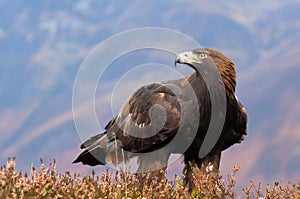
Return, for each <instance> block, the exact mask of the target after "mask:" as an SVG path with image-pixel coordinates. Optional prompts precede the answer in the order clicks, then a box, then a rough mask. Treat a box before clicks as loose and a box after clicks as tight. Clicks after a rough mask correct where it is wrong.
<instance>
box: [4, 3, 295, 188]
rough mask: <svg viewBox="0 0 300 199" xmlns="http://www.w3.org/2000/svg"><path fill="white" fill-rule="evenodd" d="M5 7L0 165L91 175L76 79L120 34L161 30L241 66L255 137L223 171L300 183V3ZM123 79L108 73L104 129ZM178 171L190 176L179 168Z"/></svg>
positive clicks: (100, 100) (243, 179) (226, 156)
mask: <svg viewBox="0 0 300 199" xmlns="http://www.w3.org/2000/svg"><path fill="white" fill-rule="evenodd" d="M0 5H1V6H0V15H1V17H0V58H1V59H0V60H1V61H0V164H1V165H4V164H5V163H6V160H7V158H8V157H13V156H15V157H16V158H17V169H21V170H23V171H29V170H30V166H31V164H32V163H33V164H34V165H39V158H40V157H42V158H43V159H44V161H45V162H46V163H50V162H51V161H52V160H53V159H54V158H55V159H56V160H57V163H58V165H57V168H58V172H64V171H66V170H68V171H71V172H80V173H82V174H84V173H89V172H91V168H90V167H88V166H82V165H80V164H76V165H72V164H71V162H72V161H73V160H74V158H75V157H76V156H77V155H78V154H79V153H80V149H79V145H80V144H81V140H80V137H79V136H78V134H77V131H76V128H75V125H74V121H73V115H72V90H73V83H74V81H75V77H76V73H77V71H78V69H79V67H80V65H81V63H82V62H83V60H84V58H85V57H86V56H87V55H88V53H89V52H90V50H92V49H93V48H94V47H95V46H96V45H97V44H98V43H100V42H102V41H104V40H105V39H107V38H109V37H110V36H113V35H114V34H117V33H119V32H121V31H125V30H128V29H132V28H139V27H145V26H155V27H163V28H170V29H173V30H176V31H180V32H182V33H184V34H186V35H188V36H190V37H192V38H193V39H195V40H196V41H197V42H199V43H200V44H201V45H202V46H204V47H211V48H216V49H218V50H221V51H222V52H224V53H225V54H226V55H228V56H229V57H230V58H231V59H232V60H233V61H234V62H235V63H236V65H237V68H236V69H237V78H238V88H237V96H238V97H239V99H240V101H242V102H243V104H244V106H245V107H246V109H247V111H248V114H249V126H248V136H247V137H246V140H245V141H244V142H243V143H242V144H241V145H235V146H233V147H231V148H230V149H229V150H227V151H226V152H224V153H223V156H222V161H221V172H222V173H223V174H224V175H226V174H228V173H229V172H230V171H231V169H232V167H233V166H234V165H237V166H239V167H241V170H240V171H239V172H238V174H237V180H238V185H239V186H241V187H244V186H245V185H248V184H249V181H250V180H252V181H254V182H258V181H261V182H263V183H264V182H265V183H267V182H269V183H273V182H275V181H283V182H287V181H292V182H295V183H296V182H299V181H300V166H299V165H300V80H299V75H300V12H299V10H300V1H297V0H287V1H279V0H272V1H271V0H264V1H257V0H256V1H248V0H241V1H240V0H239V1H238V0H235V1H226V2H225V1H222V0H216V1H199V0H197V1H196V0H193V1H182V0H174V1H167V0H161V1H146V0H133V1H130V3H129V2H126V1H104V0H103V1H92V0H80V1H70V0H62V1H50V0H45V1H30V2H29V1H25V0H23V1H8V0H0ZM120 45H122V44H120ZM154 54H155V53H154ZM156 54H157V53H156ZM137 55H138V56H137ZM162 59H163V58H162V57H161V56H159V55H157V56H153V53H152V54H151V56H149V55H148V54H147V52H142V53H140V54H139V53H137V54H136V55H135V54H132V55H128V56H127V57H125V58H124V59H122V60H119V61H118V62H116V63H114V64H119V65H120V66H124V67H129V68H130V66H134V65H135V64H137V63H147V62H148V61H157V60H162ZM172 59H174V55H168V56H166V59H163V62H164V64H169V65H170V66H171V67H173V61H174V60H172ZM179 70H182V69H179ZM121 73H122V71H116V70H111V71H107V74H106V78H105V79H103V83H101V82H100V83H99V85H100V84H101V86H99V87H101V88H103V89H102V90H101V89H98V90H97V93H96V95H97V110H99V112H97V115H98V120H99V123H100V124H102V125H105V123H106V122H108V121H109V120H110V118H111V117H112V111H111V106H110V105H111V104H110V98H109V97H108V96H110V94H111V92H112V90H113V88H114V84H115V82H117V80H118V78H120V75H122V74H121ZM142 75H145V74H141V76H142ZM142 77H143V76H142ZM151 78H152V79H151ZM151 78H150V79H151V81H154V80H156V81H160V80H161V79H160V78H159V76H152V77H151ZM135 85H136V84H135ZM136 86H137V87H139V85H136ZM100 91H101V92H100ZM133 91H134V90H132V91H131V92H133ZM88 133H93V132H88ZM91 135H92V134H91ZM94 169H95V170H96V171H99V170H101V169H102V167H96V168H94ZM170 172H171V173H178V174H180V173H181V168H180V161H178V162H177V163H176V164H173V165H172V167H171V168H170Z"/></svg>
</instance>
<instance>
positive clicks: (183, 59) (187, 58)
mask: <svg viewBox="0 0 300 199" xmlns="http://www.w3.org/2000/svg"><path fill="white" fill-rule="evenodd" d="M193 58H194V54H193V52H191V51H188V52H183V53H179V54H178V55H176V58H175V63H174V64H175V66H176V65H177V63H179V64H187V65H192V63H191V61H192V60H193Z"/></svg>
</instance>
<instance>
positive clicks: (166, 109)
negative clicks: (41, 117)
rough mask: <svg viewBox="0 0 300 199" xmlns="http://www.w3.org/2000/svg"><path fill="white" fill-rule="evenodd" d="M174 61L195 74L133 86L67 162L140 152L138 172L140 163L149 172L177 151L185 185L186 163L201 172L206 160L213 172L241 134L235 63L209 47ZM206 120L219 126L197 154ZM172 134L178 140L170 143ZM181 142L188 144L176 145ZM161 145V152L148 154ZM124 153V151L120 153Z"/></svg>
mask: <svg viewBox="0 0 300 199" xmlns="http://www.w3.org/2000/svg"><path fill="white" fill-rule="evenodd" d="M176 63H180V64H185V65H188V66H190V67H192V68H193V69H194V70H195V72H194V73H192V74H190V75H188V76H187V77H185V78H183V79H178V80H171V81H165V82H159V83H153V84H150V85H146V86H144V87H142V88H140V89H138V90H137V91H136V92H135V93H134V94H133V95H132V96H131V97H130V99H129V100H128V102H127V103H126V104H125V105H124V106H123V107H122V108H121V110H120V111H119V113H118V114H117V115H116V116H115V117H114V118H113V119H112V120H111V121H110V122H109V123H108V124H107V125H106V127H105V132H104V133H102V134H98V135H96V136H94V137H91V138H90V139H88V140H87V141H86V142H84V143H83V144H82V145H81V149H85V151H83V152H82V153H81V154H80V155H79V156H78V157H77V159H76V160H75V161H74V162H73V163H77V162H82V163H83V164H85V165H91V166H95V165H105V164H110V163H113V164H116V163H118V162H121V161H123V160H125V161H126V160H128V159H129V158H132V157H134V156H136V155H138V154H142V155H141V156H139V171H140V172H145V171H149V170H147V169H145V167H148V168H149V167H151V169H150V171H152V174H153V175H158V174H159V172H157V169H160V168H166V166H167V165H166V164H165V162H167V161H168V158H169V156H170V155H171V154H172V153H181V154H183V155H184V163H185V172H186V177H187V183H188V182H189V178H191V166H192V165H196V166H197V167H198V168H200V169H202V170H203V169H204V170H205V169H206V168H207V166H208V165H209V164H212V166H213V170H218V168H219V164H220V157H221V152H222V151H223V150H225V149H227V148H228V147H230V146H232V145H233V144H235V143H240V142H241V141H242V140H243V139H244V136H245V135H246V134H247V133H246V126H247V113H246V110H245V108H244V107H243V105H242V104H241V103H240V102H239V101H238V99H237V97H236V95H235V88H236V72H235V64H234V63H233V62H232V61H231V60H230V59H229V58H228V57H226V56H225V55H224V54H222V53H221V52H219V51H217V50H214V49H210V48H198V49H194V50H192V51H189V52H183V53H180V54H178V55H177V56H176V59H175V65H176ZM214 70H216V71H217V73H216V72H215V71H214ZM216 77H219V78H216ZM188 87H189V88H191V89H188ZM222 92H223V95H224V97H225V103H223V104H222V103H218V102H219V101H220V100H218V98H221V96H222ZM211 98H215V99H217V105H216V106H215V108H216V114H213V113H212V106H213V104H212V99H211ZM221 101H222V100H221ZM157 105H158V106H157ZM155 106H157V107H156V108H153V107H155ZM224 106H225V108H224ZM182 117H184V118H185V119H184V121H183V120H182ZM212 117H219V118H217V119H216V118H212ZM222 117H223V120H222ZM212 119H216V120H215V121H217V122H218V121H220V122H222V123H221V129H220V132H219V133H216V134H214V136H215V137H214V139H215V141H214V146H213V147H211V149H210V151H209V152H208V153H207V154H206V155H205V156H204V157H200V156H199V151H200V148H201V146H202V144H203V143H204V140H205V137H206V136H207V132H208V129H209V126H210V123H211V121H212ZM216 124H217V123H216ZM218 125H220V124H218ZM193 131H194V132H195V133H194V132H193ZM177 134H180V136H181V137H180V139H181V140H179V142H176V144H172V140H173V139H175V137H176V135H177ZM181 142H182V143H188V144H189V145H188V146H187V147H186V148H184V149H182V148H180V147H181ZM170 145H171V146H170ZM167 146H168V147H167ZM164 148H166V149H165V150H163V153H161V154H160V153H152V152H155V151H159V150H161V149H164ZM124 151H125V152H130V153H126V154H125V155H124ZM160 177H161V176H160Z"/></svg>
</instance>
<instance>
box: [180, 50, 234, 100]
mask: <svg viewBox="0 0 300 199" xmlns="http://www.w3.org/2000/svg"><path fill="white" fill-rule="evenodd" d="M177 63H179V64H185V65H188V66H190V67H192V68H193V69H194V70H195V71H196V72H197V73H198V74H201V75H202V76H203V75H205V76H210V75H211V76H214V75H216V74H217V75H220V76H221V78H222V80H223V83H224V85H225V87H226V91H227V92H229V93H230V94H231V95H234V93H235V87H236V71H235V64H234V63H233V62H232V61H231V60H230V59H229V58H228V57H227V56H225V55H224V54H223V53H221V52H220V51H217V50H215V49H211V48H196V49H194V50H192V51H187V52H182V53H179V54H178V55H177V56H176V59H175V66H176V64H177ZM229 93H228V94H229Z"/></svg>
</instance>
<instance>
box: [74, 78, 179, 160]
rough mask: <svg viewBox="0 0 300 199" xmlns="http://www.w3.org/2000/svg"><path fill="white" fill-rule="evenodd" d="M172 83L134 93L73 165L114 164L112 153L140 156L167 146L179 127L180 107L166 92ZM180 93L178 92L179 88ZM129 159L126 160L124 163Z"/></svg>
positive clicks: (83, 145) (156, 84)
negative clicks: (79, 163)
mask: <svg viewBox="0 0 300 199" xmlns="http://www.w3.org/2000/svg"><path fill="white" fill-rule="evenodd" d="M169 84H172V85H173V86H174V84H173V82H165V83H155V84H150V85H148V86H144V87H142V88H140V89H139V90H137V91H136V92H135V93H134V94H133V95H132V96H131V97H130V99H129V100H128V102H127V103H126V104H125V105H124V106H123V107H122V108H121V110H120V111H119V113H118V114H117V115H116V116H115V117H114V118H113V119H112V120H111V121H109V122H108V124H107V125H106V127H105V130H106V131H105V132H104V133H101V134H98V135H95V136H93V137H91V138H90V139H88V140H87V141H85V142H84V143H83V144H82V145H81V146H80V148H82V149H85V151H83V152H82V153H81V154H80V155H79V156H78V157H77V159H76V160H74V162H73V163H76V162H82V163H83V164H88V165H91V166H94V165H98V164H107V163H115V162H117V161H116V159H120V160H121V159H122V158H124V157H118V158H116V159H114V157H115V155H114V154H121V153H118V152H117V151H118V150H120V149H124V150H126V151H129V152H134V153H143V152H150V151H155V150H157V149H160V148H162V147H164V146H165V145H166V144H168V143H169V142H170V141H171V140H172V139H173V137H174V136H175V135H176V133H177V131H178V129H179V126H180V117H181V115H180V104H179V101H178V99H177V97H176V96H175V95H174V93H173V92H172V91H171V90H170V89H169V87H168V85H169ZM179 90H180V89H179ZM128 158H131V157H125V159H126V160H127V159H128Z"/></svg>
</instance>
